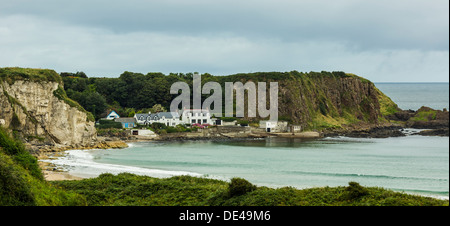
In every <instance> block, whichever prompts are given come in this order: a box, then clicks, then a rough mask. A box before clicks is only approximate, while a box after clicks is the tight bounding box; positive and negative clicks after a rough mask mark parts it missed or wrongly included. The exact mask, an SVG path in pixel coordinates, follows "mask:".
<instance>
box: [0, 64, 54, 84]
mask: <svg viewBox="0 0 450 226" xmlns="http://www.w3.org/2000/svg"><path fill="white" fill-rule="evenodd" d="M0 79H2V80H4V81H6V82H8V83H9V84H14V82H15V81H16V80H27V81H33V82H42V81H47V82H57V83H60V84H61V83H62V79H61V77H60V76H59V75H58V73H56V72H55V71H54V70H50V69H34V68H19V67H6V68H0Z"/></svg>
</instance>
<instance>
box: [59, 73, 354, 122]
mask: <svg viewBox="0 0 450 226" xmlns="http://www.w3.org/2000/svg"><path fill="white" fill-rule="evenodd" d="M193 75H194V73H186V74H185V73H170V74H169V75H165V74H162V73H147V74H145V75H144V74H142V73H134V72H128V71H126V72H124V73H122V74H121V75H120V76H119V77H118V78H98V77H91V78H89V77H88V76H87V75H86V74H85V73H83V72H77V73H68V72H63V73H61V77H62V79H63V82H64V89H65V91H66V93H67V96H68V97H69V98H71V99H73V100H75V101H77V102H78V103H80V104H81V105H82V106H83V107H84V108H85V109H86V110H87V111H90V112H92V114H93V115H94V116H95V118H96V119H99V118H101V117H105V116H106V113H107V112H106V111H107V110H108V109H112V110H115V111H116V112H117V113H118V114H119V115H121V116H122V117H123V116H125V117H126V116H133V115H134V113H138V112H148V111H149V110H150V109H151V108H152V107H153V106H154V105H156V104H160V105H161V106H162V107H163V108H165V109H170V103H171V102H172V100H173V99H174V98H175V97H176V96H177V95H171V94H170V87H171V85H172V84H173V83H175V82H177V81H182V82H186V83H187V84H188V85H189V86H190V88H191V92H192V78H193ZM305 76H314V77H316V76H334V77H345V76H349V75H347V74H345V73H344V72H325V71H322V72H310V73H303V72H298V71H291V72H256V73H240V74H234V75H228V76H213V75H211V74H208V73H204V74H201V78H202V85H203V84H205V83H207V82H209V81H214V82H218V83H219V84H221V85H222V87H224V83H225V82H236V81H241V82H243V83H245V82H247V81H252V82H261V81H265V82H270V81H282V80H288V79H294V78H302V77H305ZM222 92H223V93H222V96H224V92H225V90H224V89H222ZM207 96H208V95H202V100H204V99H206V98H207ZM191 98H192V95H191ZM191 103H192V101H191Z"/></svg>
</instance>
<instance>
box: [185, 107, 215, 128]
mask: <svg viewBox="0 0 450 226" xmlns="http://www.w3.org/2000/svg"><path fill="white" fill-rule="evenodd" d="M181 121H183V123H185V124H195V123H198V124H210V125H213V122H212V120H211V113H210V112H209V110H205V109H184V110H183V113H182V114H181Z"/></svg>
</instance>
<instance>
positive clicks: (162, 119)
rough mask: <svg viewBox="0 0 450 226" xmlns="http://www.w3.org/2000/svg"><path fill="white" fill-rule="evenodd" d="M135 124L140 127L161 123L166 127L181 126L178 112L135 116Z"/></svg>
mask: <svg viewBox="0 0 450 226" xmlns="http://www.w3.org/2000/svg"><path fill="white" fill-rule="evenodd" d="M134 118H135V119H136V122H137V123H138V124H141V125H150V124H152V123H155V122H157V123H163V124H165V125H166V126H176V125H179V124H182V123H183V122H182V121H181V120H180V115H179V114H178V112H158V113H151V112H149V113H148V114H135V115H134Z"/></svg>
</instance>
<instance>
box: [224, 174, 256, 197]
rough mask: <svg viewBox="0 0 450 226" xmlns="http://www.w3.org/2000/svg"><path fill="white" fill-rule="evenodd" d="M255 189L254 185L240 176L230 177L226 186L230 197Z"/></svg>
mask: <svg viewBox="0 0 450 226" xmlns="http://www.w3.org/2000/svg"><path fill="white" fill-rule="evenodd" d="M255 189H256V186H255V185H253V184H251V183H250V182H248V181H247V180H245V179H242V178H232V179H231V182H230V185H229V187H228V193H229V195H230V197H233V196H239V195H244V194H246V193H248V192H252V191H254V190H255Z"/></svg>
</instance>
